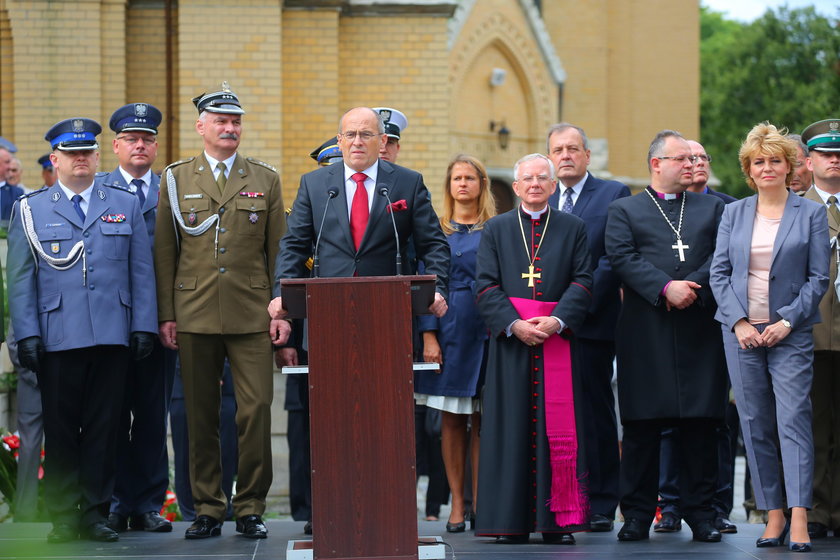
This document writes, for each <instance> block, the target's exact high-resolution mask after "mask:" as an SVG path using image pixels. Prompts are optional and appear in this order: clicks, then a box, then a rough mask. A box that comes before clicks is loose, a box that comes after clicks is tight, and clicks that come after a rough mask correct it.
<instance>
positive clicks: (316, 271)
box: [312, 187, 338, 278]
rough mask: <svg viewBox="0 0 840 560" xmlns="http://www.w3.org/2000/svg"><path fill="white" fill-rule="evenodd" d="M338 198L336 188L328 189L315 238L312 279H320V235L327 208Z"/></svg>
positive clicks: (322, 230)
mask: <svg viewBox="0 0 840 560" xmlns="http://www.w3.org/2000/svg"><path fill="white" fill-rule="evenodd" d="M337 196H338V187H330V188H329V189H327V203H326V204H324V215H323V216H321V227H319V228H318V237H316V238H315V253H314V254H313V255H312V277H313V278H320V276H321V263H320V261H319V255H318V247H319V246H320V245H321V234H322V233H323V232H324V220H326V218H327V208H329V207H330V201H331V200H332V199H334V198H335V197H337Z"/></svg>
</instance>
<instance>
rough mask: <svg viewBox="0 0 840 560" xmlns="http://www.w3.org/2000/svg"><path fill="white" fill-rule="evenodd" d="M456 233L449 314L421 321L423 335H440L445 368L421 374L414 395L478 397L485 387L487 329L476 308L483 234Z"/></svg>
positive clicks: (450, 237)
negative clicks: (434, 333)
mask: <svg viewBox="0 0 840 560" xmlns="http://www.w3.org/2000/svg"><path fill="white" fill-rule="evenodd" d="M452 225H453V226H455V227H457V228H458V229H457V231H455V232H454V233H452V234H451V235H448V236H447V241H448V242H449V249H450V252H451V264H450V271H449V301H448V305H449V310H448V311H447V312H446V314H445V315H444V316H443V317H442V318H440V319H438V318H437V317H435V316H433V315H423V316H421V317H419V329H420V331H421V332H425V331H437V338H438V343H439V344H440V348H441V353H442V355H443V368H442V371H441V372H440V373H439V374H438V373H436V372H434V371H418V372H417V373H416V374H415V377H414V392H415V393H418V394H424V395H442V396H447V397H477V396H478V394H479V391H480V390H481V385H482V384H483V383H484V356H485V352H486V350H485V343H486V341H487V338H488V333H487V327H485V326H484V321H483V320H482V318H481V317H480V315H479V313H478V308H477V307H476V304H475V296H476V293H475V279H476V253H477V252H478V243H479V241H480V240H481V232H482V230H480V229H478V230H474V231H471V230H470V229H469V228H468V227H467V226H464V225H460V224H456V223H454V222H453V224H452Z"/></svg>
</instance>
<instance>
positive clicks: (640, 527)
mask: <svg viewBox="0 0 840 560" xmlns="http://www.w3.org/2000/svg"><path fill="white" fill-rule="evenodd" d="M649 526H650V525H648V526H645V525H644V524H643V523H642V522H641V521H640V520H638V519H636V518H635V517H628V518H626V519H625V520H624V525H623V526H622V527H621V530H620V531H619V532H618V540H620V541H623V542H629V541H644V540H647V539H649V538H650V533H648V527H649Z"/></svg>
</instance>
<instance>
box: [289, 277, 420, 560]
mask: <svg viewBox="0 0 840 560" xmlns="http://www.w3.org/2000/svg"><path fill="white" fill-rule="evenodd" d="M281 286H282V293H283V304H284V305H285V307H286V309H287V310H288V312H289V315H288V316H289V317H292V318H301V317H307V318H308V319H309V327H308V328H309V403H310V404H309V418H310V431H311V441H312V451H311V454H312V526H313V541H312V549H313V558H315V559H316V560H320V559H326V558H329V559H350V558H372V559H377V560H398V559H399V560H403V559H415V560H416V559H417V558H418V535H417V515H416V511H417V502H416V490H415V488H416V484H417V482H416V469H415V458H414V399H413V393H414V378H413V372H412V363H413V360H412V338H411V323H412V315H421V314H427V313H428V312H429V311H428V309H429V306H430V305H431V303H432V301H433V300H434V290H435V277H434V276H377V277H356V278H310V279H304V280H282V281H281Z"/></svg>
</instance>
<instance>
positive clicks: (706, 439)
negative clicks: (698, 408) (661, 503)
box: [620, 418, 719, 526]
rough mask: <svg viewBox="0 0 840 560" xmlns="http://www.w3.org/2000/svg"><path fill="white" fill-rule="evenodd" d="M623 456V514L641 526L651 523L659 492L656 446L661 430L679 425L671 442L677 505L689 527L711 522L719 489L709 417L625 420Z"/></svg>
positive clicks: (713, 430) (714, 439)
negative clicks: (707, 521) (717, 487)
mask: <svg viewBox="0 0 840 560" xmlns="http://www.w3.org/2000/svg"><path fill="white" fill-rule="evenodd" d="M623 425H624V439H623V454H622V458H621V482H620V488H621V512H622V513H623V514H624V517H625V519H626V518H628V517H633V518H636V519H639V520H640V521H641V522H642V523H643V524H649V523H650V522H651V521H653V518H654V515H655V514H656V502H657V494H658V490H659V447H660V437H661V434H662V430H663V429H664V428H667V427H677V428H679V430H680V435H681V437H679V438H676V440H675V441H674V443H675V445H674V455H675V458H676V460H677V464H678V472H679V485H678V486H679V491H680V504H681V507H682V513H683V516H684V518H685V520H686V521H687V522H688V524H689V525H692V526H693V525H694V523H696V522H697V521H701V520H713V519H714V518H715V510H714V507H712V498H713V497H714V494H715V489H716V486H717V472H718V449H717V430H716V428H717V426H718V425H719V420H717V419H713V418H668V419H654V420H636V421H625V422H624V423H623Z"/></svg>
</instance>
